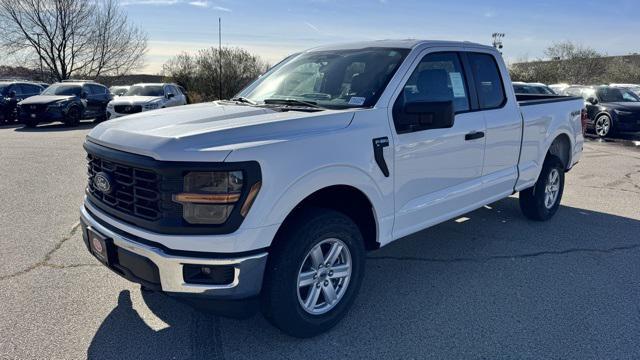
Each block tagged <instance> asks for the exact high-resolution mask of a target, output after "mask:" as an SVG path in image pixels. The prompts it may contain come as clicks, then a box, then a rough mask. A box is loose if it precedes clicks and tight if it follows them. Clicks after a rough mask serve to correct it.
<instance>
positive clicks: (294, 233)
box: [262, 208, 365, 338]
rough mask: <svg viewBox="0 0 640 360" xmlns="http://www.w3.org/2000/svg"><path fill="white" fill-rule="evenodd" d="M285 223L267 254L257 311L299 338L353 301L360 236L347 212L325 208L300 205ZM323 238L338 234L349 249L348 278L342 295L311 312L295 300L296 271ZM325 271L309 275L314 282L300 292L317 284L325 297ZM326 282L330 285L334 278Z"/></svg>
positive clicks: (334, 319)
mask: <svg viewBox="0 0 640 360" xmlns="http://www.w3.org/2000/svg"><path fill="white" fill-rule="evenodd" d="M285 226H286V228H284V229H283V232H282V233H281V234H279V236H278V238H277V240H276V244H275V245H274V247H273V250H272V252H271V253H270V255H269V261H268V263H267V268H266V270H265V281H264V286H263V291H262V311H263V314H264V316H265V318H267V320H269V321H270V322H271V323H272V324H273V325H275V326H276V327H277V328H279V329H281V330H282V331H283V332H285V333H287V334H289V335H291V336H294V337H299V338H307V337H312V336H315V335H317V334H320V333H322V332H325V331H327V330H329V329H331V328H332V327H333V326H335V325H336V324H337V323H338V322H339V321H340V319H342V318H343V317H344V315H345V314H346V312H347V311H348V309H349V308H350V307H351V305H352V304H353V301H354V300H355V298H356V295H357V293H358V291H359V289H360V285H361V283H362V277H363V275H364V263H365V249H364V241H363V238H362V234H361V233H360V230H359V229H358V227H357V226H356V224H355V223H354V222H353V221H352V220H351V219H350V218H349V217H347V216H346V215H343V214H342V213H339V212H336V211H333V210H328V209H316V208H309V209H305V210H302V211H301V213H300V214H298V215H297V216H296V217H295V218H294V219H292V220H291V221H288V224H287V225H285ZM327 239H339V240H340V241H342V243H343V244H345V245H346V248H348V252H349V253H350V259H351V277H350V279H349V280H348V283H347V285H346V289H344V290H343V291H344V293H343V295H342V297H341V298H339V300H337V302H336V303H335V305H333V307H332V308H331V309H329V310H328V311H327V312H326V313H323V314H311V313H309V312H308V311H307V310H305V309H304V308H303V306H302V305H301V303H300V302H301V300H299V291H301V290H299V289H298V272H299V271H301V269H302V266H303V265H304V264H305V259H307V255H308V254H309V253H310V251H311V250H312V249H313V248H314V247H315V246H316V245H317V244H320V243H323V242H324V241H327ZM307 261H310V260H309V259H307ZM326 275H327V273H325V274H324V275H322V276H321V277H320V279H319V280H313V281H317V282H318V283H317V284H315V283H314V284H312V285H310V286H309V287H308V288H302V289H303V290H302V291H305V290H307V291H311V290H313V287H314V286H317V287H318V289H321V290H317V291H319V292H321V293H322V295H321V296H322V297H323V298H324V297H325V295H324V290H325V289H322V288H321V286H322V284H320V283H324V284H325V287H326V280H324V282H323V280H322V279H327V278H326V277H324V276H326ZM314 279H315V278H314ZM329 281H332V283H331V284H334V283H333V281H336V279H329ZM333 287H334V286H333V285H331V288H333ZM336 288H338V287H336ZM316 298H317V297H316ZM323 301H324V300H323ZM325 304H326V302H325Z"/></svg>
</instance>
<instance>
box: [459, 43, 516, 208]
mask: <svg viewBox="0 0 640 360" xmlns="http://www.w3.org/2000/svg"><path fill="white" fill-rule="evenodd" d="M467 58H468V61H469V67H470V68H471V71H472V73H473V77H474V79H475V88H476V92H477V94H478V103H479V110H480V111H481V113H482V116H483V117H484V121H485V123H486V125H487V128H486V143H487V146H486V150H485V156H484V167H483V170H482V177H483V184H484V189H483V192H484V197H485V198H486V201H487V202H490V201H493V200H494V199H497V198H502V197H504V196H507V195H509V194H511V193H512V192H513V188H514V186H515V183H516V181H517V178H518V158H519V156H520V146H521V144H520V142H521V138H522V115H521V114H520V109H519V107H518V106H517V104H516V103H515V96H514V95H511V96H508V93H507V91H509V94H513V89H512V88H507V87H505V84H504V79H503V76H502V74H505V76H506V74H507V72H506V71H507V70H506V68H503V69H501V68H500V65H499V64H503V63H502V62H500V63H499V62H497V61H496V58H495V56H494V55H493V54H491V53H480V52H469V53H467ZM525 146H526V144H525Z"/></svg>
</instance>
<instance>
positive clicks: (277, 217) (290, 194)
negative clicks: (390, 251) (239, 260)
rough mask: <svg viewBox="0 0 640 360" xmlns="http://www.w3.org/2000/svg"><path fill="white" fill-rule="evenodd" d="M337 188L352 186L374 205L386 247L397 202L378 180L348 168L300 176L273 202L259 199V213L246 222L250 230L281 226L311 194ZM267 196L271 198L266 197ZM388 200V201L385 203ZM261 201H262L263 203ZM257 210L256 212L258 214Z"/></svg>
mask: <svg viewBox="0 0 640 360" xmlns="http://www.w3.org/2000/svg"><path fill="white" fill-rule="evenodd" d="M336 185H346V186H351V187H353V188H355V189H357V190H359V191H361V192H362V193H363V194H364V195H365V196H366V197H367V198H368V199H369V201H370V202H371V205H372V207H373V213H374V216H375V218H376V226H377V234H378V239H377V240H378V242H380V243H382V244H383V243H386V242H388V241H389V238H390V236H391V229H392V226H393V201H392V200H391V199H392V194H391V193H385V192H384V191H382V189H380V187H378V185H377V183H376V182H375V180H374V179H373V178H372V177H371V176H370V175H369V174H368V173H366V172H365V171H363V170H361V169H359V168H356V167H353V166H348V165H332V166H327V167H323V168H318V169H314V170H312V171H310V172H307V173H305V174H304V175H303V176H300V177H299V178H297V179H296V180H295V181H293V182H292V183H291V184H290V185H289V186H287V187H286V188H283V189H282V191H280V192H279V195H277V196H274V199H273V200H271V201H270V200H269V199H266V198H263V199H259V198H260V195H259V196H258V199H256V203H255V205H260V206H258V207H259V208H258V209H254V208H252V209H251V212H250V215H251V218H249V217H248V218H247V219H246V220H245V222H246V224H243V225H246V226H249V227H251V226H253V225H258V224H260V225H262V226H264V225H266V224H281V223H282V222H284V220H285V219H286V217H287V216H288V215H289V214H290V213H291V212H292V211H293V210H294V209H295V207H296V206H297V205H298V204H300V203H301V202H302V201H303V200H304V199H306V198H307V197H308V196H310V195H311V194H313V193H315V192H317V191H319V190H322V189H324V188H327V187H331V186H336ZM265 196H267V197H268V196H269V195H268V194H265ZM385 199H387V201H385ZM259 200H261V201H259ZM267 204H268V206H267ZM254 210H256V211H255V212H254Z"/></svg>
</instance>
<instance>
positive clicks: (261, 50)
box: [120, 0, 640, 74]
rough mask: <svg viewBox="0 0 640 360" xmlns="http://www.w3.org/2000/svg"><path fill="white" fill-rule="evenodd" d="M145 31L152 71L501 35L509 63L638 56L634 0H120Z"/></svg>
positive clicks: (638, 4) (638, 6)
mask: <svg viewBox="0 0 640 360" xmlns="http://www.w3.org/2000/svg"><path fill="white" fill-rule="evenodd" d="M120 1H121V4H122V5H123V6H124V9H125V11H126V12H127V14H128V16H129V19H130V20H131V21H132V22H133V23H134V24H136V25H138V26H140V27H141V28H142V29H144V30H145V31H146V32H147V33H148V35H149V51H148V54H147V57H146V66H145V67H144V68H142V69H140V70H139V72H141V73H149V74H154V73H158V72H159V71H160V70H161V68H162V64H163V63H164V62H166V61H167V60H168V59H169V58H171V57H172V56H174V55H176V54H177V53H179V52H183V51H186V52H196V51H197V50H199V49H203V48H207V47H210V46H217V45H218V18H219V17H220V18H222V44H223V45H224V46H234V47H236V46H237V47H242V48H245V49H247V50H249V51H251V52H253V53H255V54H257V55H259V56H261V57H262V58H263V59H265V60H266V61H268V62H269V63H272V64H273V63H276V62H277V61H278V60H280V59H282V58H284V57H285V56H287V55H288V54H291V53H293V52H297V51H301V50H304V49H308V48H311V47H314V46H318V45H326V44H332V43H343V42H350V41H359V40H378V39H407V38H412V39H434V40H466V41H473V42H478V43H483V44H490V43H491V41H492V39H491V34H492V33H494V32H501V33H505V34H506V36H505V38H504V50H503V51H504V57H505V59H506V60H507V61H508V62H515V61H521V60H526V59H528V60H534V59H537V58H542V57H544V49H545V48H546V47H547V46H549V45H551V44H552V43H554V42H559V41H566V40H569V41H573V42H576V43H579V44H582V45H586V46H590V47H593V48H595V49H596V50H598V51H601V52H603V53H606V54H608V55H624V54H629V53H637V52H640V11H639V10H640V0H608V1H604V0H601V1H592V0H582V1H580V0H555V1H550V0H537V1H518V0H512V1H501V0H485V1H473V0H457V1H453V0H449V1H447V0H440V1H432V0H423V1H419V0H295V1H294V0H291V1H284V0H260V1H259V0H244V1H243V0H120Z"/></svg>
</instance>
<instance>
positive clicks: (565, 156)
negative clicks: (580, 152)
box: [545, 132, 573, 170]
mask: <svg viewBox="0 0 640 360" xmlns="http://www.w3.org/2000/svg"><path fill="white" fill-rule="evenodd" d="M572 144H573V142H572V141H571V137H570V136H569V134H567V133H565V132H561V133H559V134H557V135H556V136H555V137H554V139H553V141H552V142H551V144H550V145H549V147H548V148H547V152H546V155H545V160H546V157H547V156H549V155H555V156H557V157H558V158H559V159H560V160H561V161H562V163H563V164H564V168H565V170H566V169H569V168H570V167H571V161H572V156H573V154H572V151H571V149H572V148H573V146H572Z"/></svg>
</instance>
